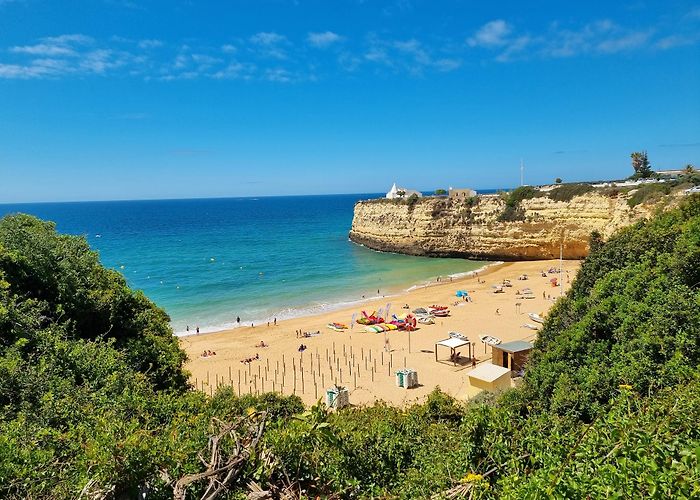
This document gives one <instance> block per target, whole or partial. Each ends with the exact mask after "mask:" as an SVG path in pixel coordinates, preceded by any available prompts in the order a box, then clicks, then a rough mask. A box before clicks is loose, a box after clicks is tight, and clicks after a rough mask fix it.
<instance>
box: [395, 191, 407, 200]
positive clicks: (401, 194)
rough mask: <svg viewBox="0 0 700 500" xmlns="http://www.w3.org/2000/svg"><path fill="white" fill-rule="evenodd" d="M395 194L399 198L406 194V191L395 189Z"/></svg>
mask: <svg viewBox="0 0 700 500" xmlns="http://www.w3.org/2000/svg"><path fill="white" fill-rule="evenodd" d="M396 196H398V197H399V198H403V197H404V196H406V191H403V190H401V191H396Z"/></svg>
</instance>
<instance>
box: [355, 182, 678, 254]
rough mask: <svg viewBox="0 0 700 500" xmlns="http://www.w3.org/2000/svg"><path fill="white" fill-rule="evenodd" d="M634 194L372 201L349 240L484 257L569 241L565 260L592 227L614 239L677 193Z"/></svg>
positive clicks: (545, 249) (362, 208)
mask: <svg viewBox="0 0 700 500" xmlns="http://www.w3.org/2000/svg"><path fill="white" fill-rule="evenodd" d="M521 189H522V188H521ZM528 189H533V188H528ZM629 198H630V193H618V194H611V193H603V192H597V191H592V192H587V193H584V194H581V195H578V196H573V197H571V199H569V200H566V201H557V200H555V199H552V198H550V197H548V196H547V194H546V193H537V194H536V195H535V196H534V197H532V198H529V199H522V200H520V201H518V202H516V203H515V204H513V203H512V202H511V203H509V200H508V198H507V197H506V196H500V195H481V196H476V197H473V198H468V199H450V198H445V197H442V198H441V197H428V198H419V199H409V200H388V199H375V200H365V201H359V202H358V203H357V204H356V205H355V211H354V216H353V221H352V229H351V230H350V239H351V240H352V241H354V242H355V243H359V244H362V245H364V246H366V247H368V248H372V249H374V250H380V251H385V252H397V253H403V254H409V255H422V256H431V257H462V258H470V259H480V260H539V259H553V258H559V249H560V243H563V255H564V258H565V259H579V258H583V257H585V256H586V255H587V254H588V245H589V240H590V235H591V232H593V231H598V232H599V233H600V234H601V235H602V237H603V239H607V238H608V237H609V236H611V235H612V234H613V233H614V232H615V231H617V230H618V229H620V228H622V227H625V226H628V225H630V224H633V223H634V222H636V221H638V220H641V219H643V218H647V217H649V216H650V215H651V214H652V213H653V212H654V211H655V210H657V209H659V208H661V207H662V206H665V205H669V204H674V199H677V196H669V197H664V198H662V199H661V200H658V199H657V200H655V201H654V202H651V203H640V204H636V205H634V206H630V205H631V204H630V203H628V200H629Z"/></svg>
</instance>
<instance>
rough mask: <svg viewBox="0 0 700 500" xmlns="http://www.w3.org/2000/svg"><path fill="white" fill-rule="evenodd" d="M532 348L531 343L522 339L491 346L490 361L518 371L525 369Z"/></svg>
mask: <svg viewBox="0 0 700 500" xmlns="http://www.w3.org/2000/svg"><path fill="white" fill-rule="evenodd" d="M532 348H533V345H532V344H531V343H530V342H526V341H524V340H514V341H512V342H506V343H505V344H499V345H494V346H491V362H492V363H493V364H494V365H496V366H501V367H503V368H508V369H509V370H512V371H514V372H520V371H522V370H524V369H525V364H526V363H527V360H528V358H529V357H530V352H531V351H532Z"/></svg>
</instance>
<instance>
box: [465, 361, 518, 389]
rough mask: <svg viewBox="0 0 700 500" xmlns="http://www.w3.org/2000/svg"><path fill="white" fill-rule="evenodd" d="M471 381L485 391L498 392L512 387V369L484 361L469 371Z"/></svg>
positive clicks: (473, 385) (474, 385)
mask: <svg viewBox="0 0 700 500" xmlns="http://www.w3.org/2000/svg"><path fill="white" fill-rule="evenodd" d="M469 383H470V384H471V385H472V387H477V388H479V389H483V390H485V391H490V392H498V391H502V390H504V389H508V388H510V370H509V369H508V368H504V367H502V366H497V365H494V364H492V363H484V364H482V365H479V366H478V367H476V368H474V369H473V370H472V371H470V372H469Z"/></svg>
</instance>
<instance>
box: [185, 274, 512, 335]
mask: <svg viewBox="0 0 700 500" xmlns="http://www.w3.org/2000/svg"><path fill="white" fill-rule="evenodd" d="M477 262H479V261H477ZM505 264H508V262H503V261H493V262H488V263H486V264H484V265H482V266H481V267H479V268H477V269H473V270H471V271H463V272H458V273H452V274H448V275H446V276H437V277H436V278H437V280H435V279H432V280H430V281H425V280H424V281H422V282H420V283H415V284H411V285H410V286H409V287H408V288H404V289H402V290H400V291H394V292H393V293H388V294H386V295H384V294H382V295H381V296H371V297H366V298H365V297H362V298H359V299H355V300H339V301H338V302H330V303H328V304H324V305H312V304H309V305H306V306H301V307H298V308H293V309H291V311H293V312H292V313H291V314H284V313H281V314H279V315H277V316H275V315H274V314H273V315H271V316H269V317H263V318H246V321H241V323H240V324H236V322H235V321H232V322H229V323H226V324H224V325H221V326H206V327H200V331H199V333H197V332H196V328H197V325H191V326H190V330H189V331H187V330H185V331H176V332H174V333H173V335H175V336H176V337H189V336H192V335H210V334H216V333H223V332H229V331H233V330H238V329H240V328H249V327H248V326H247V325H248V324H255V325H256V326H260V325H264V324H266V323H267V322H268V321H270V322H272V321H274V320H275V318H276V319H277V320H278V321H279V322H282V321H288V320H296V319H300V318H306V317H313V316H319V315H322V314H331V313H334V312H338V311H344V310H346V309H351V308H357V307H362V305H363V304H365V303H366V302H369V301H372V300H385V299H389V300H391V299H395V298H397V297H401V296H402V295H405V294H407V293H410V292H413V291H415V290H422V289H425V288H430V287H434V286H442V285H446V284H449V283H455V282H457V280H462V279H466V278H471V277H474V276H476V275H477V274H478V275H479V276H486V275H487V273H488V272H489V270H490V269H492V268H493V267H495V266H496V267H497V266H502V265H505ZM446 278H450V279H449V280H447V279H446ZM315 307H318V308H319V309H318V310H313V309H314V308H315Z"/></svg>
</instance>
